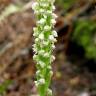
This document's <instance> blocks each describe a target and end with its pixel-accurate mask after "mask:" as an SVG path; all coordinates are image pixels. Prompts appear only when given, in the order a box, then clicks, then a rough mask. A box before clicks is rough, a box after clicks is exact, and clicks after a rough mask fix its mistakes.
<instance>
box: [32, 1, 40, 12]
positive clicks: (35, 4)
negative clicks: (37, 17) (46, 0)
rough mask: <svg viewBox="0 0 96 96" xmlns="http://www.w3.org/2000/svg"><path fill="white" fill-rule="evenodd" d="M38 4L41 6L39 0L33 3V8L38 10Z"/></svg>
mask: <svg viewBox="0 0 96 96" xmlns="http://www.w3.org/2000/svg"><path fill="white" fill-rule="evenodd" d="M38 6H39V4H38V2H34V3H33V4H32V9H33V10H37V9H38Z"/></svg>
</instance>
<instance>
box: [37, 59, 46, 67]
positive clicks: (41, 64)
mask: <svg viewBox="0 0 96 96" xmlns="http://www.w3.org/2000/svg"><path fill="white" fill-rule="evenodd" d="M37 65H40V67H41V68H44V67H45V63H44V62H42V61H39V62H38V63H37Z"/></svg>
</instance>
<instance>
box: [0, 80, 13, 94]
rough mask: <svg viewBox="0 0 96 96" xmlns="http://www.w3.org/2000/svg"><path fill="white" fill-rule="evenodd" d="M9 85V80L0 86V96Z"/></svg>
mask: <svg viewBox="0 0 96 96" xmlns="http://www.w3.org/2000/svg"><path fill="white" fill-rule="evenodd" d="M11 83H12V81H11V80H6V81H4V82H3V83H2V84H0V96H1V95H3V94H4V92H5V91H6V89H7V88H8V86H9V85H10V84H11Z"/></svg>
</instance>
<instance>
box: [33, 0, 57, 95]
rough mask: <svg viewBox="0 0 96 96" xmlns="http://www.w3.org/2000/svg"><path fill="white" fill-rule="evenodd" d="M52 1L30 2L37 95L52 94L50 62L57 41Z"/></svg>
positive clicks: (38, 0)
mask: <svg viewBox="0 0 96 96" xmlns="http://www.w3.org/2000/svg"><path fill="white" fill-rule="evenodd" d="M54 2H55V0H36V1H35V2H34V3H33V4H32V9H33V10H34V14H35V17H36V27H34V28H33V31H34V33H33V36H34V38H35V44H34V45H33V50H34V52H35V54H34V56H33V59H34V60H35V61H36V63H37V64H36V67H37V72H36V77H37V80H36V81H35V85H36V87H37V90H38V94H39V96H52V90H51V89H49V85H50V82H51V77H52V75H53V72H52V67H51V63H52V62H53V61H54V60H55V57H54V56H53V55H52V52H53V49H54V48H55V45H54V44H55V42H56V41H57V40H56V37H57V32H56V31H55V30H54V25H55V23H56V20H55V19H56V18H57V15H56V14H55V13H53V12H54V10H55V6H54Z"/></svg>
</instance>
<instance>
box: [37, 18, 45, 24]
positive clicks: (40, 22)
mask: <svg viewBox="0 0 96 96" xmlns="http://www.w3.org/2000/svg"><path fill="white" fill-rule="evenodd" d="M45 22H46V20H45V19H44V18H42V19H40V20H39V21H37V23H38V24H44V23H45Z"/></svg>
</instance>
